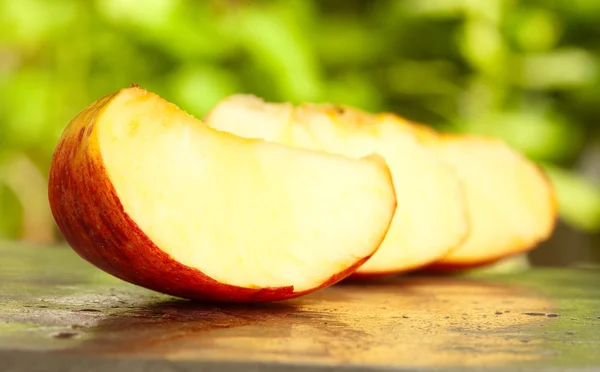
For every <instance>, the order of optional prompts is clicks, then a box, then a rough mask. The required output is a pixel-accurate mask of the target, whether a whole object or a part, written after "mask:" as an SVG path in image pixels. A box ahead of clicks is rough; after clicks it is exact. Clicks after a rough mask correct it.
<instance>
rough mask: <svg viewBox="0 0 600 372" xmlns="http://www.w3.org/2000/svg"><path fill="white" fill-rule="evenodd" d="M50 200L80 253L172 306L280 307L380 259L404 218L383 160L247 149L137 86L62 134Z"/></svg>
mask: <svg viewBox="0 0 600 372" xmlns="http://www.w3.org/2000/svg"><path fill="white" fill-rule="evenodd" d="M49 199H50V206H51V209H52V213H53V215H54V218H55V220H56V223H57V225H58V227H59V229H60V231H61V232H62V234H63V235H64V237H65V238H66V240H67V242H68V243H69V244H70V245H71V247H73V249H74V250H75V251H76V252H77V253H78V254H79V255H81V256H82V257H83V258H84V259H86V260H88V261H89V262H91V263H92V264H94V265H96V266H97V267H99V268H100V269H102V270H104V271H106V272H108V273H110V274H112V275H114V276H116V277H118V278H120V279H122V280H125V281H128V282H131V283H133V284H137V285H139V286H143V287H146V288H149V289H152V290H155V291H159V292H164V293H167V294H171V295H174V296H179V297H184V298H189V299H198V300H203V299H205V300H218V301H229V302H245V301H248V302H250V301H251V302H259V301H274V300H283V299H287V298H292V297H296V296H299V295H301V294H305V293H309V292H311V291H315V290H317V289H320V288H323V287H326V286H328V285H331V284H334V283H335V282H337V281H339V280H342V279H343V278H345V277H347V276H348V275H350V274H351V273H352V272H354V270H355V269H356V268H357V267H359V266H360V265H361V264H363V263H364V262H365V261H366V260H367V259H368V258H369V257H370V256H372V255H373V254H374V253H375V252H376V250H377V249H378V247H379V245H380V243H381V241H382V240H383V239H384V237H385V234H386V232H387V230H388V228H389V225H390V223H391V221H392V218H393V215H394V211H395V208H396V199H395V192H394V188H393V183H392V180H391V175H390V173H389V169H388V167H387V166H386V164H385V161H384V160H383V159H382V158H381V157H379V156H377V155H373V156H370V157H367V158H364V159H351V158H347V157H343V156H339V155H333V154H327V153H323V152H321V153H320V152H315V151H309V150H302V149H295V148H289V147H286V146H282V145H278V144H273V143H267V142H265V141H261V140H249V139H246V138H241V137H237V136H234V135H231V134H228V133H223V132H219V131H216V130H213V129H211V128H209V127H207V126H206V125H205V124H203V123H202V122H200V121H199V120H196V119H194V118H193V117H192V116H190V115H188V114H186V113H185V112H183V111H182V110H180V109H179V108H177V107H176V106H175V105H173V104H171V103H168V102H166V101H165V100H163V99H161V98H160V97H158V96H157V95H155V94H153V93H149V92H146V91H145V90H142V89H140V88H137V87H135V86H134V87H131V88H128V89H123V90H120V91H118V92H116V93H113V94H110V95H107V96H105V97H103V98H101V99H100V100H98V101H96V102H94V103H93V104H91V105H90V106H88V107H87V108H86V109H84V110H83V111H82V112H81V113H80V114H79V115H77V117H75V118H74V119H73V120H72V121H71V123H70V124H69V125H68V126H67V128H66V130H65V132H64V133H63V135H62V137H61V139H60V141H59V143H58V146H57V148H56V150H55V153H54V156H53V159H52V165H51V169H50V180H49Z"/></svg>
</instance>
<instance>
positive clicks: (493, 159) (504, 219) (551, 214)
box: [432, 135, 558, 270]
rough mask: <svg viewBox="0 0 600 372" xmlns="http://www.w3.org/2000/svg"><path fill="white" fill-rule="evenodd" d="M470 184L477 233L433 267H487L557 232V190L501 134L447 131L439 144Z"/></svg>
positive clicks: (473, 233) (470, 196)
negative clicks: (458, 134) (492, 136)
mask: <svg viewBox="0 0 600 372" xmlns="http://www.w3.org/2000/svg"><path fill="white" fill-rule="evenodd" d="M435 147H436V149H437V150H438V151H439V154H440V155H441V156H442V157H443V158H444V160H445V161H447V162H448V163H449V164H452V165H454V167H455V168H456V170H457V172H458V174H459V176H460V177H461V179H462V180H463V183H464V185H465V188H466V195H467V200H468V203H467V204H468V206H469V216H470V220H471V225H472V228H471V229H472V230H471V234H470V235H469V237H468V238H467V240H466V241H465V242H464V244H463V245H461V246H460V247H459V248H458V249H456V250H455V251H453V252H451V253H450V254H449V255H448V256H447V257H445V258H444V259H442V260H440V261H439V262H437V263H436V264H435V265H433V266H432V269H442V270H447V269H460V268H470V267H475V266H482V265H485V264H488V263H492V262H495V261H498V260H499V259H502V258H505V257H508V256H513V255H516V254H519V253H523V252H527V251H529V250H531V249H533V248H535V247H536V246H537V245H538V244H539V243H540V242H542V241H544V240H546V239H548V238H549V237H550V236H551V235H552V232H553V231H554V226H555V224H556V221H557V217H558V205H557V199H556V195H555V192H554V189H553V187H552V185H551V183H550V181H549V179H548V178H547V177H546V175H545V174H544V172H543V171H542V170H541V169H540V168H539V167H538V166H536V165H535V164H534V163H533V162H531V161H529V160H528V159H526V158H525V157H524V156H523V155H521V154H520V153H518V152H517V151H515V150H513V149H512V148H510V147H509V146H508V145H506V144H505V143H503V142H502V141H500V140H498V139H493V138H487V137H482V136H475V135H460V136H456V135H443V136H441V137H440V141H439V142H437V144H436V145H435Z"/></svg>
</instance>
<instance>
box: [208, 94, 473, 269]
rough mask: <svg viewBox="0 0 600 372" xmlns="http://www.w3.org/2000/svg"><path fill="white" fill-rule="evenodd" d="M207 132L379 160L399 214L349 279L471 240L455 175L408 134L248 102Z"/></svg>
mask: <svg viewBox="0 0 600 372" xmlns="http://www.w3.org/2000/svg"><path fill="white" fill-rule="evenodd" d="M205 122H206V123H207V125H209V126H211V127H213V128H215V129H218V130H221V131H224V132H229V133H232V134H235V135H238V136H243V137H247V138H260V139H264V140H267V141H271V142H276V143H280V144H285V145H287V146H292V147H297V148H305V149H310V150H315V151H326V152H329V153H334V154H341V155H344V156H348V157H353V158H360V157H362V156H365V155H366V154H369V153H373V152H375V153H378V154H380V155H382V156H383V157H384V158H385V160H386V163H387V164H388V165H389V167H390V170H391V173H392V178H393V182H394V188H395V190H396V199H397V203H398V208H397V210H396V213H395V216H394V219H393V221H392V224H391V227H390V229H389V231H388V233H387V236H386V238H385V239H384V241H383V243H382V244H381V247H380V248H379V250H378V251H377V253H376V254H375V255H374V256H373V257H372V258H370V259H369V260H368V261H367V262H366V263H365V264H364V265H363V266H361V267H360V268H359V269H358V270H357V271H356V272H355V273H354V274H353V275H352V277H354V278H358V277H372V276H381V275H389V274H398V273H403V272H408V271H412V270H415V269H418V268H420V267H423V266H426V265H429V264H431V263H433V262H435V261H438V260H440V259H441V258H442V257H444V256H446V255H448V254H449V252H451V251H452V250H453V249H454V248H456V247H457V246H458V245H460V244H461V243H462V242H463V241H464V239H465V238H466V236H467V234H468V232H469V223H468V219H467V214H466V206H465V198H464V190H463V188H462V184H461V182H460V180H459V178H458V176H457V174H456V172H455V171H454V169H453V168H452V167H450V166H449V165H447V164H445V163H444V162H442V161H441V160H440V159H439V158H438V156H437V155H436V154H435V152H433V151H430V150H429V149H428V148H427V147H426V146H424V145H422V144H420V143H419V140H418V137H417V136H416V135H415V134H414V131H413V130H412V129H411V128H409V127H403V126H399V125H396V123H394V122H390V121H385V120H380V118H379V116H378V115H374V114H369V113H366V112H364V111H360V110H358V109H352V108H350V107H342V106H334V105H312V104H305V105H301V106H297V107H296V106H293V105H291V104H289V103H266V102H264V101H263V100H261V99H259V98H257V97H254V96H251V95H234V96H231V97H228V98H226V99H224V100H223V101H221V102H219V103H218V104H217V105H216V106H215V107H214V108H213V109H212V110H211V112H210V113H209V114H208V115H207V117H206V118H205Z"/></svg>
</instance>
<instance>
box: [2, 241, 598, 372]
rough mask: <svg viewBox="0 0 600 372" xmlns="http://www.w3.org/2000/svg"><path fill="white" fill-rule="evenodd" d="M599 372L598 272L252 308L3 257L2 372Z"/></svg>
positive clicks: (13, 250)
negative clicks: (173, 294)
mask: <svg viewBox="0 0 600 372" xmlns="http://www.w3.org/2000/svg"><path fill="white" fill-rule="evenodd" d="M480 367H485V370H488V371H492V370H499V371H524V370H539V371H552V370H557V371H558V370H560V371H567V370H598V371H600V270H599V269H598V268H579V269H568V270H567V269H544V270H541V269H540V270H537V269H536V270H530V271H527V272H524V273H520V274H511V275H506V274H505V275H500V274H496V275H489V274H488V275H478V276H469V277H420V276H407V277H399V278H393V279H387V280H383V281H380V282H377V283H374V282H373V283H369V284H352V283H343V284H338V285H336V286H334V287H331V288H328V289H326V290H323V291H321V292H318V293H315V294H312V295H308V296H305V297H302V298H299V299H295V300H291V301H285V302H280V303H272V304H267V305H251V306H217V305H211V304H200V303H191V302H188V301H185V300H180V299H176V298H172V297H168V296H164V295H160V294H157V293H154V292H150V291H147V290H144V289H141V288H137V287H135V286H132V285H130V284H127V283H123V282H121V281H119V280H117V279H114V278H112V277H110V276H108V275H106V274H104V273H102V272H101V271H99V270H97V269H95V268H93V267H91V266H90V265H89V264H87V263H86V262H84V261H83V260H81V259H80V258H79V257H78V256H76V255H75V254H74V253H73V252H72V251H71V250H70V249H68V248H66V247H50V248H48V247H45V248H35V247H29V246H22V245H14V244H13V245H8V244H4V245H2V244H0V371H21V372H29V371H36V372H37V371H40V372H41V371H110V372H120V371H123V372H126V371H127V372H128V371H156V372H158V371H232V370H240V371H304V370H306V371H330V370H339V369H341V370H346V371H376V370H381V371H384V370H386V371H412V370H415V371H451V370H476V371H479V370H482V368H480Z"/></svg>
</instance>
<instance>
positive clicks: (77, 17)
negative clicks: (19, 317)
mask: <svg viewBox="0 0 600 372" xmlns="http://www.w3.org/2000/svg"><path fill="white" fill-rule="evenodd" d="M599 4H600V3H599V2H597V1H595V0H569V1H567V0H557V1H553V2H543V1H539V0H538V1H536V0H523V1H514V0H486V1H480V0H427V1H421V0H378V1H356V0H355V1H341V0H331V1H317V0H270V1H266V0H253V1H240V0H207V1H192V0H147V1H143V2H141V1H139V0H93V1H87V0H22V1H21V0H20V1H14V0H0V159H5V161H4V160H3V161H1V162H0V163H2V164H20V165H19V166H20V167H23V169H26V171H23V172H14V173H13V176H11V177H14V178H15V179H14V180H13V179H12V178H11V180H9V182H7V179H6V175H5V177H4V178H2V177H0V211H1V212H2V213H0V238H2V237H5V238H6V237H9V238H15V237H23V236H24V234H30V232H27V231H30V230H27V228H26V226H25V225H26V222H25V221H26V220H28V221H32V220H31V219H30V217H27V216H30V212H29V211H31V210H34V211H36V212H35V213H40V214H41V215H43V214H44V213H47V211H46V212H44V211H43V208H42V209H35V208H34V209H31V208H32V207H31V206H32V204H33V203H31V202H27V200H24V199H23V195H21V196H19V192H15V190H14V188H15V187H17V186H15V185H38V186H35V187H34V189H35V190H38V191H35V192H32V194H28V195H29V196H27V198H30V197H31V198H33V199H32V200H43V199H44V200H45V191H44V190H42V189H43V188H39V180H40V179H41V180H46V177H47V170H48V165H49V161H50V157H51V155H52V151H53V149H54V146H55V144H56V141H57V140H58V137H59V136H60V134H61V132H62V130H63V128H64V127H65V125H66V124H67V123H68V122H69V120H70V119H71V118H73V117H74V116H75V115H76V114H77V112H79V111H80V110H81V109H82V108H83V107H85V106H86V105H87V104H89V103H90V102H92V101H93V100H95V99H97V98H99V97H101V96H103V95H105V94H107V93H109V92H111V91H115V90H117V89H120V88H122V87H125V86H128V85H130V84H131V83H133V82H136V83H138V84H140V85H141V86H143V87H145V88H147V89H150V90H152V91H155V92H157V93H158V94H160V95H161V96H163V97H164V98H166V99H169V100H172V101H175V102H176V103H177V104H178V105H180V106H181V107H182V108H183V109H185V110H188V111H189V112H190V113H192V114H194V115H195V116H197V117H202V116H203V115H204V114H206V112H207V111H208V110H209V109H210V108H211V106H212V105H214V104H215V103H216V102H217V101H218V100H219V99H221V98H223V97H225V96H227V95H230V94H233V93H237V92H243V93H253V94H257V95H260V96H262V97H264V98H265V99H267V100H274V101H292V102H295V103H300V102H303V101H314V102H324V101H329V102H336V103H342V104H348V105H354V106H358V107H360V108H363V109H367V110H371V111H393V112H397V113H399V114H400V115H402V116H405V117H407V118H409V119H412V120H416V121H419V122H424V123H428V124H430V125H432V126H434V127H438V128H443V129H445V130H450V131H456V132H471V133H480V134H486V135H492V136H496V137H499V138H501V139H503V140H505V141H506V142H508V143H509V144H510V145H512V146H513V147H515V148H516V149H518V150H520V151H522V152H523V153H524V154H525V155H527V156H529V157H530V158H532V159H534V160H536V161H538V162H540V163H543V164H545V165H547V168H548V170H549V174H550V177H551V178H552V180H553V181H554V182H555V183H556V187H557V189H558V190H559V199H560V207H561V214H562V216H563V218H564V220H565V221H567V222H568V223H570V224H572V225H573V226H576V227H578V228H581V229H585V230H588V231H592V230H598V229H600V196H599V195H600V191H599V190H600V189H599V186H598V185H596V184H595V183H594V182H593V181H591V180H589V179H587V178H586V176H585V175H584V174H583V173H581V172H580V171H579V170H578V168H577V164H578V162H579V158H580V156H581V153H582V151H584V149H586V148H587V147H588V146H589V142H590V140H592V139H593V138H594V137H596V136H597V134H598V127H597V125H596V120H597V118H598V117H600V105H598V97H599V96H600V85H599V84H598V82H599V76H598V68H599V66H600V44H598V43H597V40H598V37H600V28H598V27H597V24H598V22H599V21H600V5H599ZM15 162H17V163H15ZM599 167H600V165H599ZM31 180H36V181H33V182H32V181H31ZM11 185H12V186H11ZM36 193H43V195H42V194H40V195H37V196H34V195H35V194H36ZM42 204H43V205H44V203H42ZM44 208H45V206H44ZM41 215H40V216H41ZM44 218H47V215H46V217H39V218H34V219H33V221H43V220H44ZM40 231H41V233H40V234H42V233H43V234H47V231H48V230H44V229H42V230H40Z"/></svg>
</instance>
